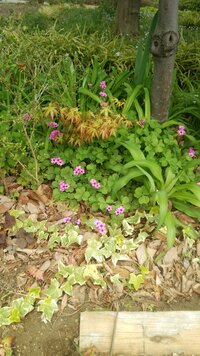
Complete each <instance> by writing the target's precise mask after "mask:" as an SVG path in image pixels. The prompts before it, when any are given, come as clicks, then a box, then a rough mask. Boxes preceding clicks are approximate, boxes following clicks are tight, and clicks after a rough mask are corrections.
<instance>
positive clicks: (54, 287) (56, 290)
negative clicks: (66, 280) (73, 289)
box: [45, 278, 62, 299]
mask: <svg viewBox="0 0 200 356" xmlns="http://www.w3.org/2000/svg"><path fill="white" fill-rule="evenodd" d="M45 295H47V296H49V297H51V298H53V299H58V298H60V297H61V295H62V291H61V289H60V285H59V282H58V281H57V279H55V278H54V279H52V280H51V284H50V286H49V288H48V289H46V290H45Z"/></svg>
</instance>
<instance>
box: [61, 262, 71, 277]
mask: <svg viewBox="0 0 200 356" xmlns="http://www.w3.org/2000/svg"><path fill="white" fill-rule="evenodd" d="M58 273H59V274H60V275H61V276H63V277H64V278H67V277H68V276H69V275H70V273H72V268H71V266H65V265H64V263H62V261H59V262H58Z"/></svg>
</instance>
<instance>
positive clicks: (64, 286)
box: [61, 281, 73, 295]
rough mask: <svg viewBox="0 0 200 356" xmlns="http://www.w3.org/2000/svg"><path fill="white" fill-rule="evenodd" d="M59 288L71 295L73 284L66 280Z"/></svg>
mask: <svg viewBox="0 0 200 356" xmlns="http://www.w3.org/2000/svg"><path fill="white" fill-rule="evenodd" d="M61 289H62V291H63V292H64V293H66V294H68V295H72V293H73V286H72V284H71V283H70V281H66V282H65V283H63V284H62V286H61Z"/></svg>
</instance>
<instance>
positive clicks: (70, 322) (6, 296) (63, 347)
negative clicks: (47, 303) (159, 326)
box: [0, 256, 200, 356]
mask: <svg viewBox="0 0 200 356" xmlns="http://www.w3.org/2000/svg"><path fill="white" fill-rule="evenodd" d="M0 260H1V256H0ZM26 268H27V265H26V264H23V265H22V266H20V268H14V269H13V270H12V273H11V271H9V269H7V270H6V269H5V266H4V263H2V264H1V268H0V273H1V271H4V273H1V289H0V299H1V302H3V303H4V302H5V304H7V303H8V304H9V300H10V299H13V297H16V294H15V293H17V297H20V292H19V290H18V292H17V290H16V283H17V276H18V275H19V273H20V272H21V273H23V271H25V270H26ZM142 292H143V291H142V290H141V292H140V295H139V296H137V295H135V294H131V293H130V294H129V295H126V296H124V297H123V298H122V299H120V301H118V302H119V303H118V304H117V305H118V306H119V308H120V310H122V311H154V312H156V311H170V310H171V311H173V310H176V311H178V310H188V311H195V310H200V298H199V296H195V295H193V296H192V297H190V298H177V299H175V300H173V301H171V302H169V301H168V302H167V301H156V299H155V298H151V297H150V298H149V297H146V296H145V295H144V296H143V295H142ZM21 293H22V294H23V291H21ZM79 297H80V296H79ZM82 297H83V298H80V300H79V301H81V299H82V301H83V302H82V303H81V304H80V305H78V306H77V308H75V307H74V306H73V305H72V304H70V301H69V303H68V305H67V306H66V307H65V308H64V309H63V310H61V309H62V306H61V305H60V306H59V307H60V310H59V312H57V313H56V314H55V315H54V316H53V318H52V321H51V322H50V323H47V324H45V323H44V322H42V321H41V314H40V313H38V312H37V311H33V312H31V313H30V314H28V315H27V316H26V317H25V318H24V319H23V320H22V322H21V323H19V324H12V325H10V326H4V327H2V328H1V331H0V340H1V339H2V338H4V337H6V336H11V337H14V347H13V356H29V355H31V356H78V355H80V353H79V351H78V338H79V321H80V313H81V312H82V311H86V310H99V311H100V310H111V309H113V310H115V304H114V303H113V304H109V303H108V304H106V303H102V307H101V304H99V305H95V304H93V303H91V302H88V298H87V295H85V296H82ZM2 305H3V304H2Z"/></svg>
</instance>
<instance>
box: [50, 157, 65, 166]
mask: <svg viewBox="0 0 200 356" xmlns="http://www.w3.org/2000/svg"><path fill="white" fill-rule="evenodd" d="M51 163H52V164H57V165H58V166H63V164H64V162H63V160H62V159H61V158H60V157H54V158H51Z"/></svg>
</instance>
